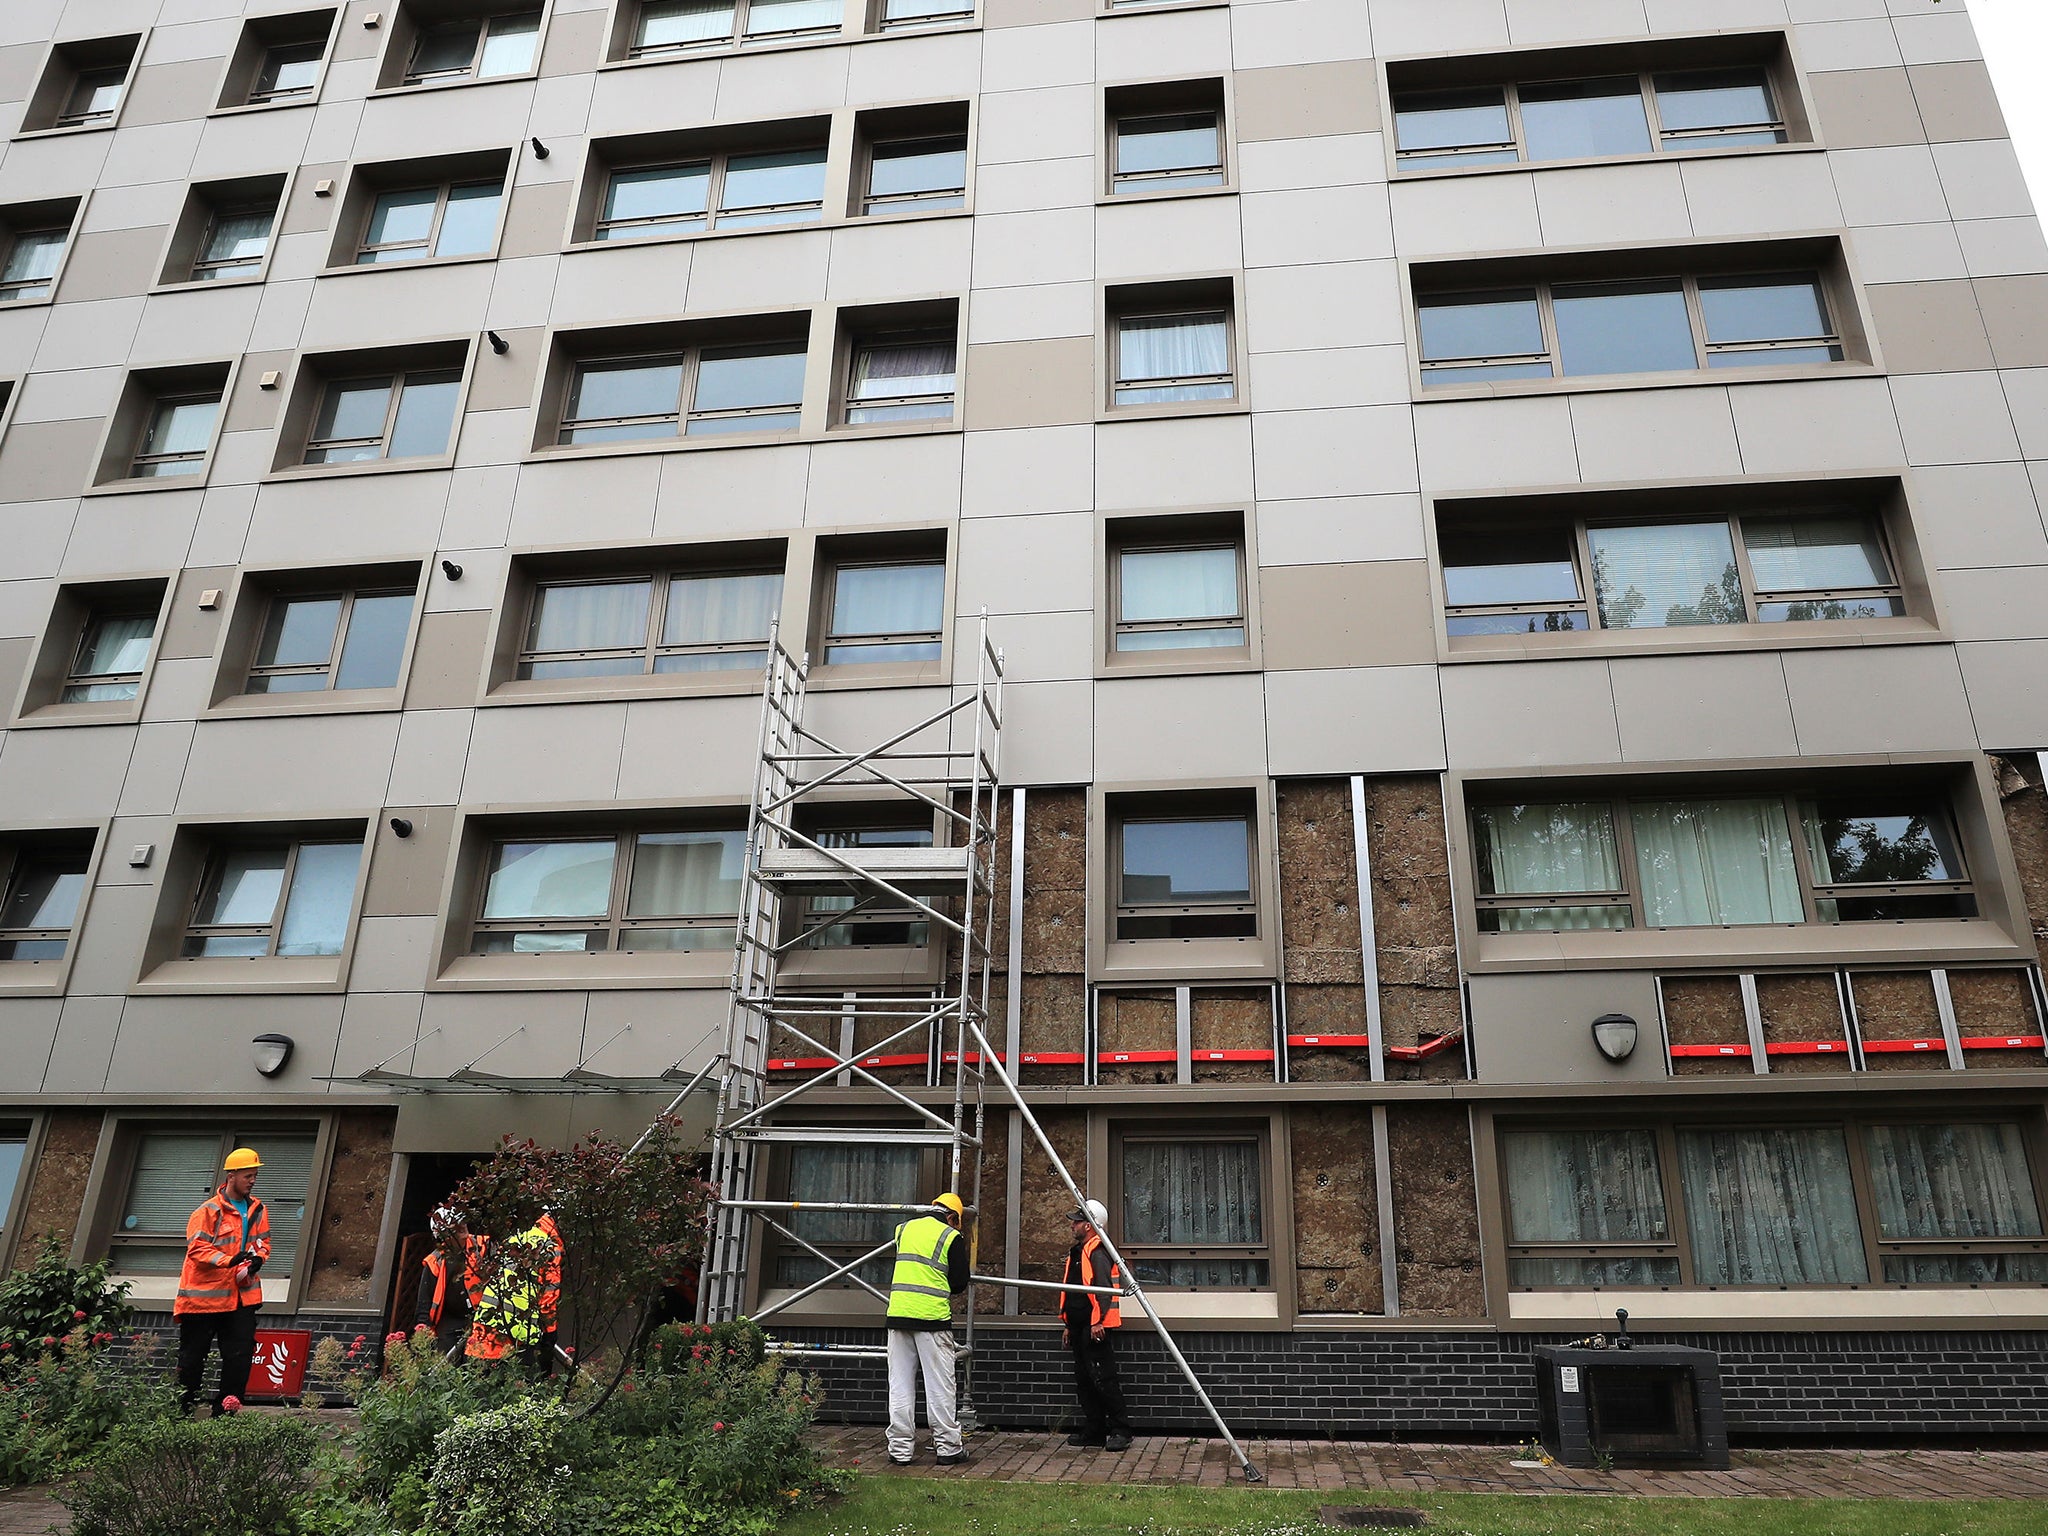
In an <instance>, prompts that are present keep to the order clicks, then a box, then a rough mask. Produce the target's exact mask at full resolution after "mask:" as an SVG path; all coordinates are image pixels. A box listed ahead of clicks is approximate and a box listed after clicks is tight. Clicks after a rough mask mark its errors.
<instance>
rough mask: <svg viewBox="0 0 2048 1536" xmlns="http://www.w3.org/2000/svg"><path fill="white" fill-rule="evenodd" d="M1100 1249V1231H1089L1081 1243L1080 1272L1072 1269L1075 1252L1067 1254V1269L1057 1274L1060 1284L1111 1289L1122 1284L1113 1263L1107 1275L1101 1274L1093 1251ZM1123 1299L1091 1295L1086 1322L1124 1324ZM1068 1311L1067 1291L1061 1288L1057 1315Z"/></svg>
mask: <svg viewBox="0 0 2048 1536" xmlns="http://www.w3.org/2000/svg"><path fill="white" fill-rule="evenodd" d="M1101 1250H1102V1238H1101V1235H1100V1234H1099V1233H1095V1232H1090V1233H1089V1234H1088V1236H1087V1238H1086V1240H1085V1241H1083V1242H1082V1244H1081V1273H1080V1274H1078V1275H1077V1274H1075V1273H1074V1256H1073V1254H1071V1253H1069V1254H1068V1255H1067V1272H1066V1273H1065V1274H1064V1275H1062V1276H1060V1284H1062V1285H1100V1286H1107V1287H1110V1288H1111V1289H1114V1288H1116V1287H1118V1286H1120V1285H1122V1283H1123V1282H1122V1281H1121V1280H1120V1279H1119V1278H1118V1276H1117V1270H1116V1266H1115V1265H1114V1264H1111V1265H1110V1266H1109V1278H1108V1279H1106V1280H1105V1279H1103V1278H1102V1266H1101V1265H1100V1264H1098V1263H1097V1262H1096V1258H1095V1255H1096V1254H1097V1253H1099V1252H1101ZM1122 1307H1123V1303H1122V1302H1120V1301H1118V1300H1117V1298H1116V1297H1114V1296H1090V1297H1089V1298H1088V1326H1089V1328H1091V1329H1095V1328H1121V1327H1123V1325H1124V1314H1123V1311H1122ZM1066 1315H1067V1293H1066V1292H1065V1291H1061V1292H1060V1316H1061V1317H1065V1316H1066Z"/></svg>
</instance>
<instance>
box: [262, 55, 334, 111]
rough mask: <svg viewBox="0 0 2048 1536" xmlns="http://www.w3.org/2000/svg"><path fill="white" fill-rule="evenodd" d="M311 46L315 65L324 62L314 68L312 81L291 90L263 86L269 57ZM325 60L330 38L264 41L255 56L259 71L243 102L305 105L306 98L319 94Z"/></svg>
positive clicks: (268, 105) (308, 100)
mask: <svg viewBox="0 0 2048 1536" xmlns="http://www.w3.org/2000/svg"><path fill="white" fill-rule="evenodd" d="M308 48H310V49H312V50H313V56H312V62H313V63H314V64H315V65H319V66H322V68H316V69H315V70H314V71H313V79H312V81H311V82H310V83H309V84H307V85H304V86H300V87H295V88H293V89H290V90H286V89H284V88H282V87H278V88H273V89H271V90H268V91H266V90H264V89H263V85H262V81H263V75H264V72H265V71H266V70H268V69H269V68H270V61H271V59H272V58H273V57H275V56H276V55H278V54H280V53H285V52H304V51H305V50H306V49H308ZM300 62H304V61H303V60H302V61H300ZM326 62H327V40H326V39H325V38H290V39H284V40H281V41H278V42H272V43H265V44H264V45H263V51H262V52H261V54H259V55H258V57H257V59H256V71H255V74H254V75H253V76H252V77H251V84H250V87H249V94H248V97H247V98H246V99H245V100H244V101H243V102H242V105H243V106H245V107H277V106H302V105H304V104H305V103H306V102H310V101H312V100H313V99H314V98H315V97H316V96H318V95H319V94H320V77H321V75H322V74H323V73H325V69H324V66H325V64H326Z"/></svg>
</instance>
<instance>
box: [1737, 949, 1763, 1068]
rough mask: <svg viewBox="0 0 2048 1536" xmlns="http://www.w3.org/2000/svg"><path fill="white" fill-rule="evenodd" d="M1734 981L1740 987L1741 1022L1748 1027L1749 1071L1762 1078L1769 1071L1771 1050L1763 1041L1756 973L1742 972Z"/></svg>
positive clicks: (1761, 1010) (1760, 1005)
mask: <svg viewBox="0 0 2048 1536" xmlns="http://www.w3.org/2000/svg"><path fill="white" fill-rule="evenodd" d="M1735 979H1736V981H1737V982H1738V983H1739V984H1740V985H1741V987H1742V1021H1743V1023H1745V1024H1747V1025H1748V1026H1749V1070H1750V1071H1752V1072H1754V1073H1755V1074H1756V1075H1757V1076H1758V1077H1763V1076H1765V1075H1766V1074H1768V1073H1769V1072H1770V1070H1771V1049H1770V1045H1769V1043H1768V1042H1767V1041H1766V1040H1765V1039H1764V1010H1763V1004H1761V1003H1760V1002H1758V1001H1757V996H1756V973H1755V972H1754V971H1744V972H1743V973H1742V974H1741V975H1740V976H1737V977H1736V978H1735Z"/></svg>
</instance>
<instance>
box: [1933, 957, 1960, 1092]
mask: <svg viewBox="0 0 2048 1536" xmlns="http://www.w3.org/2000/svg"><path fill="white" fill-rule="evenodd" d="M1927 975H1928V978H1929V979H1930V980H1931V981H1933V983H1934V1011H1935V1012H1936V1013H1938V1014H1940V1015H1941V1040H1942V1044H1944V1045H1946V1046H1947V1047H1948V1065H1949V1070H1950V1071H1951V1072H1960V1071H1962V1070H1963V1032H1962V1030H1961V1029H1960V1028H1959V1027H1958V1026H1957V1024H1956V1000H1955V998H1954V996H1953V995H1951V993H1950V992H1949V990H1948V972H1947V971H1945V970H1941V969H1939V968H1937V969H1935V970H1931V971H1929V972H1928V973H1927Z"/></svg>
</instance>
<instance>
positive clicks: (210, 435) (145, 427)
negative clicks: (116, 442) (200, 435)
mask: <svg viewBox="0 0 2048 1536" xmlns="http://www.w3.org/2000/svg"><path fill="white" fill-rule="evenodd" d="M227 403H228V402H227V391H226V389H225V387H222V388H220V389H216V390H213V391H211V392H209V391H206V390H167V391H164V392H162V393H153V394H152V395H151V396H150V397H149V400H148V402H147V408H146V409H145V410H144V411H143V413H142V424H141V430H140V431H139V432H138V433H137V435H136V439H135V443H134V446H133V447H132V448H131V449H130V451H129V454H128V473H127V474H126V476H124V477H123V478H124V479H128V480H147V481H162V482H165V483H167V484H169V485H172V486H184V487H191V486H197V485H203V484H205V483H206V468H207V464H208V462H209V461H210V460H211V459H212V458H213V448H214V444H215V442H216V441H217V440H218V439H219V437H220V430H221V418H222V417H223V416H225V415H226V414H227ZM182 405H211V406H212V407H213V408H214V412H213V425H212V427H211V428H210V429H209V430H208V432H207V434H206V446H205V447H203V448H200V449H197V450H193V451H186V452H182V453H169V452H165V453H148V452H145V451H144V445H145V444H146V443H147V442H148V441H149V434H150V431H151V429H152V428H153V427H155V425H156V421H157V418H158V416H160V415H161V414H162V413H163V412H164V411H165V410H168V409H174V408H176V407H178V406H182ZM165 464H190V465H192V466H193V467H192V469H191V471H190V472H189V473H185V474H176V475H165V474H161V473H158V474H154V475H151V474H145V473H144V472H143V470H144V466H145V465H147V466H149V467H151V468H160V466H162V465H165Z"/></svg>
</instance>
